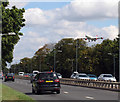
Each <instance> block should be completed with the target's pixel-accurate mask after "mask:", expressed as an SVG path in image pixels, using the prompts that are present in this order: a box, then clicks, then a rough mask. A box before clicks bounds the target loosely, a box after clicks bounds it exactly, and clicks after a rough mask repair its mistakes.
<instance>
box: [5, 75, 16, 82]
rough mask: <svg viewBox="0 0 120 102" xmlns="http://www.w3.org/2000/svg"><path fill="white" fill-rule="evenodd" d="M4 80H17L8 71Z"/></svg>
mask: <svg viewBox="0 0 120 102" xmlns="http://www.w3.org/2000/svg"><path fill="white" fill-rule="evenodd" d="M4 81H5V82H6V81H15V77H14V75H13V74H11V73H7V74H5V78H4Z"/></svg>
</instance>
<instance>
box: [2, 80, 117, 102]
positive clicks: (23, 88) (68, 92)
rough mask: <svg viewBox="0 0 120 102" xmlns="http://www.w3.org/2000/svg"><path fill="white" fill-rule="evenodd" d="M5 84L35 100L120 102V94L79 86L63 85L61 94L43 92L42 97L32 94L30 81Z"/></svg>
mask: <svg viewBox="0 0 120 102" xmlns="http://www.w3.org/2000/svg"><path fill="white" fill-rule="evenodd" d="M3 84H5V85H7V86H9V87H11V88H13V89H15V90H18V91H20V92H22V93H25V94H26V95H28V96H30V97H32V98H33V99H34V100H111V102H114V101H113V100H118V92H114V91H108V90H100V89H93V88H85V87H78V86H68V85H61V93H60V94H55V93H51V92H43V93H42V94H40V95H35V94H32V84H31V83H30V81H29V80H21V79H16V80H15V82H11V81H8V82H3Z"/></svg>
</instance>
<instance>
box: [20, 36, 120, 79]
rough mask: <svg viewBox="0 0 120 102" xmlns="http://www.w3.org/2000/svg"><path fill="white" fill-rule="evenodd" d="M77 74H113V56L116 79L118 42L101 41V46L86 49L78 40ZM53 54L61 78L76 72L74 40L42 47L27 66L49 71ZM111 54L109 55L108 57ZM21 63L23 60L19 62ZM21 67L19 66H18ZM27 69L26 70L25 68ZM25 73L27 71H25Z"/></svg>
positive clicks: (61, 41) (56, 69)
mask: <svg viewBox="0 0 120 102" xmlns="http://www.w3.org/2000/svg"><path fill="white" fill-rule="evenodd" d="M77 47H78V72H80V73H82V72H84V73H87V74H88V73H91V74H95V75H97V76H99V75H100V74H101V73H111V74H113V55H115V58H116V59H115V60H116V63H115V65H116V78H117V79H118V74H119V71H118V69H119V64H118V63H119V60H118V58H119V55H118V54H119V40H118V38H116V39H114V40H109V39H106V40H103V42H102V43H101V44H96V45H95V46H91V47H88V46H87V44H86V42H85V41H83V40H78V43H77ZM54 53H55V56H56V57H55V58H56V63H55V65H56V67H55V71H56V72H59V73H61V74H62V76H63V77H70V75H71V74H72V72H73V71H75V70H76V40H74V39H62V40H60V41H59V42H58V43H57V44H55V47H54V48H53V49H48V48H47V46H46V45H45V46H43V47H42V48H40V49H39V50H38V51H36V53H35V56H33V57H32V58H31V60H30V59H29V62H26V63H27V64H30V63H31V67H29V66H28V70H30V69H29V68H32V70H40V68H41V69H42V71H50V70H53V68H54ZM109 53H111V55H109ZM24 60H25V58H24ZM21 61H22V62H24V61H23V59H22V60H21ZM18 65H21V64H18ZM26 69H27V68H26ZM26 72H27V71H26ZM31 72H32V71H31Z"/></svg>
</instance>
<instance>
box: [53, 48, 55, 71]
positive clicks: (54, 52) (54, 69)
mask: <svg viewBox="0 0 120 102" xmlns="http://www.w3.org/2000/svg"><path fill="white" fill-rule="evenodd" d="M55 63H56V49H55V48H54V70H53V71H54V72H55V67H56V66H55Z"/></svg>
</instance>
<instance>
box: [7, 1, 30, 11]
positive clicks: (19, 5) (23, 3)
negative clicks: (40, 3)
mask: <svg viewBox="0 0 120 102" xmlns="http://www.w3.org/2000/svg"><path fill="white" fill-rule="evenodd" d="M27 4H28V3H27V2H13V1H11V0H10V2H9V5H8V8H12V6H16V7H17V8H19V9H20V8H23V7H25V6H26V5H27Z"/></svg>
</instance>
